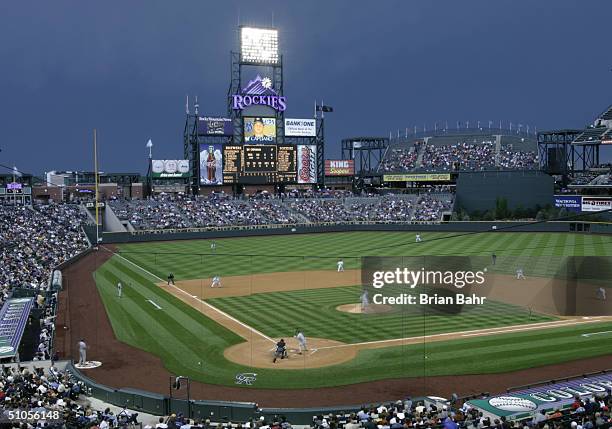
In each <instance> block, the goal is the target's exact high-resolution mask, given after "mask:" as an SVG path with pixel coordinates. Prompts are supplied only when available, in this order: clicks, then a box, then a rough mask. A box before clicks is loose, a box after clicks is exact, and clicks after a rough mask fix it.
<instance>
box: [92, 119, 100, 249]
mask: <svg viewBox="0 0 612 429" xmlns="http://www.w3.org/2000/svg"><path fill="white" fill-rule="evenodd" d="M93 137H94V139H93V144H94V176H95V186H96V197H95V198H96V202H95V205H96V245H95V247H96V248H97V247H98V243H99V242H100V215H99V207H98V198H99V196H98V142H97V131H96V129H95V128H94V130H93Z"/></svg>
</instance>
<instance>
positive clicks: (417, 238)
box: [414, 234, 421, 243]
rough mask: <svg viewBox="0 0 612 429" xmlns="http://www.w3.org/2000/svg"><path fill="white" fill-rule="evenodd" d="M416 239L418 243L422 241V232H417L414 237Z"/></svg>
mask: <svg viewBox="0 0 612 429" xmlns="http://www.w3.org/2000/svg"><path fill="white" fill-rule="evenodd" d="M414 241H415V242H416V243H420V242H421V234H417V235H416V236H415V237H414Z"/></svg>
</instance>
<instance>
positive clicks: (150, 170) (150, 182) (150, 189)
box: [146, 139, 153, 197]
mask: <svg viewBox="0 0 612 429" xmlns="http://www.w3.org/2000/svg"><path fill="white" fill-rule="evenodd" d="M146 147H147V149H149V166H148V171H147V194H148V195H147V197H150V196H151V194H152V193H153V142H152V141H151V139H149V141H148V142H147V144H146Z"/></svg>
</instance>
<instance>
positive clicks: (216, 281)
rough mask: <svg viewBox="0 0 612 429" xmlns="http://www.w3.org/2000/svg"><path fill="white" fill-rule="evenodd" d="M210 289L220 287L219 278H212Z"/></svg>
mask: <svg viewBox="0 0 612 429" xmlns="http://www.w3.org/2000/svg"><path fill="white" fill-rule="evenodd" d="M210 287H221V277H219V276H214V277H213V279H212V283H211V284H210Z"/></svg>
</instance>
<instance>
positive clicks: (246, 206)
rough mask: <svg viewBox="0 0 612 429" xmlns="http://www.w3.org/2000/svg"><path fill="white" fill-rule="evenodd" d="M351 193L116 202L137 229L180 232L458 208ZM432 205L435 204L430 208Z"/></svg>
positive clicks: (410, 217)
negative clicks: (184, 230) (203, 228)
mask: <svg viewBox="0 0 612 429" xmlns="http://www.w3.org/2000/svg"><path fill="white" fill-rule="evenodd" d="M347 195H349V194H346V193H343V194H331V193H330V194H325V196H321V195H319V196H315V195H313V194H311V195H306V198H304V196H303V195H300V196H299V197H298V195H291V194H286V195H283V196H282V197H281V198H261V197H255V198H249V199H233V198H227V197H226V198H219V197H214V198H197V199H192V198H188V197H184V196H182V197H177V198H169V197H166V196H162V197H157V198H155V199H150V200H132V201H119V200H117V201H111V202H110V206H111V207H112V208H113V210H114V212H115V214H116V215H117V216H118V217H119V219H122V220H127V221H129V222H130V224H131V225H132V226H133V227H134V228H135V229H140V230H146V229H175V228H176V229H180V228H202V227H219V226H240V225H270V224H294V223H322V222H350V221H376V222H390V221H391V222H398V221H401V222H407V221H414V220H426V221H436V220H439V218H440V215H441V213H442V212H443V211H445V210H451V209H452V196H451V194H450V193H445V194H444V195H445V196H446V198H443V199H442V200H440V199H438V198H432V197H424V198H423V199H422V200H420V201H419V203H418V204H417V205H416V209H415V198H414V197H412V196H403V195H394V194H388V195H383V196H378V195H377V196H368V197H349V196H347ZM429 203H431V204H429Z"/></svg>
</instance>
